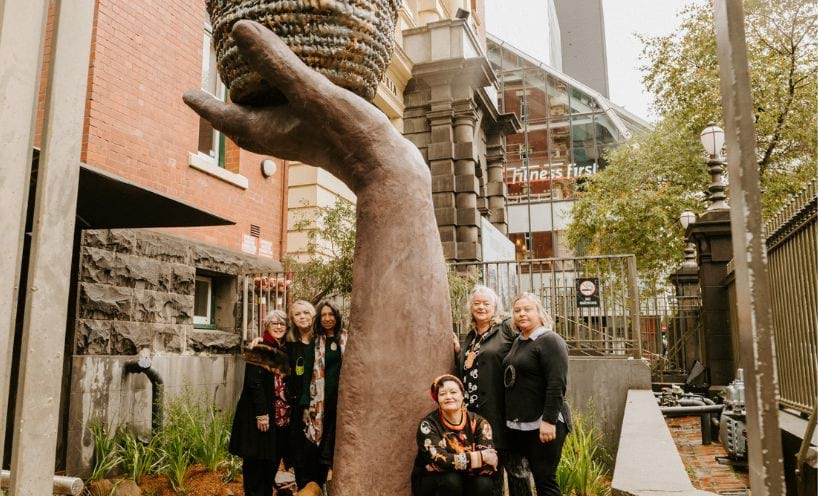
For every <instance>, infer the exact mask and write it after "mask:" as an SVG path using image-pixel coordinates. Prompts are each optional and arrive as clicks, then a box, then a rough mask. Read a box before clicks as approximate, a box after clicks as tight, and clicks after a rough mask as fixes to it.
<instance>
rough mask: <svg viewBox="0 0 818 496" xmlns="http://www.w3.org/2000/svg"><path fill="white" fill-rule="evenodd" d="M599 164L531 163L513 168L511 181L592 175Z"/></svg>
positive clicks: (523, 181) (520, 181)
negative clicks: (558, 164) (549, 164)
mask: <svg viewBox="0 0 818 496" xmlns="http://www.w3.org/2000/svg"><path fill="white" fill-rule="evenodd" d="M598 170H599V165H598V164H596V163H593V164H590V165H577V164H568V165H567V166H555V167H549V166H546V165H530V166H529V167H528V168H526V167H517V168H515V169H511V183H512V184H515V183H527V182H530V181H546V180H549V179H563V178H565V179H571V178H575V177H582V176H591V175H594V174H596V173H597V171H598Z"/></svg>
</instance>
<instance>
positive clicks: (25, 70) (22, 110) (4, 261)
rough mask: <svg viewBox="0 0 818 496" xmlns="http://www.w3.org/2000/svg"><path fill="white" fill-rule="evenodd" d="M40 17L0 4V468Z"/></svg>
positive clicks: (23, 5)
mask: <svg viewBox="0 0 818 496" xmlns="http://www.w3.org/2000/svg"><path fill="white" fill-rule="evenodd" d="M46 12H47V9H46V2H45V0H37V1H34V0H32V1H29V2H18V1H15V0H0V115H2V116H3V118H2V119H0V164H3V165H2V170H3V172H2V173H1V174H0V233H2V236H0V274H3V277H0V350H2V351H0V462H2V460H3V447H4V446H5V434H6V412H8V396H9V383H10V382H11V358H12V352H13V350H14V327H15V317H16V313H17V295H18V291H19V287H18V284H19V282H20V264H21V259H22V254H23V235H24V232H23V231H24V230H25V225H26V206H27V205H28V185H29V177H30V175H31V153H32V148H33V144H34V122H35V119H34V117H35V112H36V108H37V89H38V88H39V84H38V82H39V77H40V61H41V59H42V53H43V50H42V48H43V38H44V36H43V33H44V31H45V19H46Z"/></svg>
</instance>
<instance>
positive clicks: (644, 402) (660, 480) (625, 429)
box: [611, 389, 713, 496]
mask: <svg viewBox="0 0 818 496" xmlns="http://www.w3.org/2000/svg"><path fill="white" fill-rule="evenodd" d="M611 490H612V493H613V494H614V495H640V496H650V495H660V494H662V495H678V496H682V495H685V496H687V495H690V496H694V495H698V496H704V495H708V494H713V493H709V492H706V491H699V490H697V489H695V488H694V487H693V484H692V483H691V482H690V478H689V477H688V476H687V472H686V471H685V467H684V464H683V463H682V458H681V457H680V456H679V451H678V450H677V448H676V443H675V442H674V441H673V438H672V437H671V435H670V431H669V430H668V428H667V424H666V423H665V419H664V417H663V416H662V413H661V412H660V411H659V406H658V404H657V403H656V399H655V398H654V396H653V392H652V391H651V390H649V389H648V390H631V391H628V399H627V403H626V405H625V415H624V418H623V420H622V434H621V436H620V440H619V451H618V452H617V454H616V468H615V470H614V476H613V482H612V483H611Z"/></svg>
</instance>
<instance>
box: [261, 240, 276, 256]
mask: <svg viewBox="0 0 818 496" xmlns="http://www.w3.org/2000/svg"><path fill="white" fill-rule="evenodd" d="M258 256H260V257H264V258H273V242H272V241H270V240H268V239H261V240H259V243H258Z"/></svg>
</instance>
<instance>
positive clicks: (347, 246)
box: [285, 198, 355, 304]
mask: <svg viewBox="0 0 818 496" xmlns="http://www.w3.org/2000/svg"><path fill="white" fill-rule="evenodd" d="M316 208H317V215H316V216H315V217H314V218H303V219H301V220H300V221H299V222H298V223H296V225H295V230H296V231H301V232H305V233H306V234H307V253H306V260H296V259H294V258H292V257H290V258H288V259H287V260H285V266H286V270H287V271H292V272H297V273H298V277H296V278H295V281H294V282H293V287H292V289H291V291H292V295H293V298H296V299H304V300H307V301H310V302H312V303H313V304H318V302H320V301H321V300H323V299H324V298H326V297H327V296H334V295H340V296H348V295H349V294H351V293H352V260H353V256H354V253H355V205H354V204H353V203H351V202H349V201H348V200H345V199H343V198H339V199H338V200H336V202H335V204H334V205H333V206H331V207H316Z"/></svg>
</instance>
